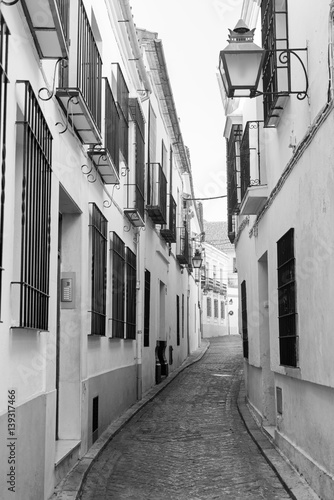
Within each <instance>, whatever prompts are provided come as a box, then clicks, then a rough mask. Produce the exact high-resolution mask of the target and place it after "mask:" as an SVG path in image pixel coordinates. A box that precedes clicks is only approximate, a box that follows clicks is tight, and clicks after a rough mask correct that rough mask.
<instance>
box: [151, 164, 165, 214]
mask: <svg viewBox="0 0 334 500" xmlns="http://www.w3.org/2000/svg"><path fill="white" fill-rule="evenodd" d="M147 186H148V190H147V206H146V210H147V213H148V215H149V216H150V218H151V219H152V221H153V222H154V224H166V222H167V179H166V176H165V174H164V172H163V170H162V166H161V164H160V163H149V165H148V185H147Z"/></svg>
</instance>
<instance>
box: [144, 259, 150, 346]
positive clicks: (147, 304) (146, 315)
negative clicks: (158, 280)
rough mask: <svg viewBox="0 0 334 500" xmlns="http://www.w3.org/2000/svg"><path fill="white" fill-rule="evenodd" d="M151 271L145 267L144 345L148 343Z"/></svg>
mask: <svg viewBox="0 0 334 500" xmlns="http://www.w3.org/2000/svg"><path fill="white" fill-rule="evenodd" d="M150 295H151V273H150V271H148V270H147V269H145V297H144V347H149V345H150V300H151V297H150Z"/></svg>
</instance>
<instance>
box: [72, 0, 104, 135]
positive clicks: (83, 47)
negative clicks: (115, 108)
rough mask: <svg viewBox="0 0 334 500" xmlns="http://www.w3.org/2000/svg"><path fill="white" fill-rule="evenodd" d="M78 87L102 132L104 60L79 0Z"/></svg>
mask: <svg viewBox="0 0 334 500" xmlns="http://www.w3.org/2000/svg"><path fill="white" fill-rule="evenodd" d="M78 28H79V29H78V54H77V56H78V60H77V87H78V88H79V89H80V90H81V92H82V95H83V97H84V98H85V101H86V103H87V105H88V107H89V109H90V112H91V114H92V116H93V118H94V120H95V123H96V125H97V126H98V129H99V130H101V94H102V60H101V56H100V53H99V49H98V48H97V45H96V42H95V38H94V35H93V31H92V29H91V27H90V24H89V20H88V16H87V14H86V11H85V7H84V5H83V3H82V0H79V26H78Z"/></svg>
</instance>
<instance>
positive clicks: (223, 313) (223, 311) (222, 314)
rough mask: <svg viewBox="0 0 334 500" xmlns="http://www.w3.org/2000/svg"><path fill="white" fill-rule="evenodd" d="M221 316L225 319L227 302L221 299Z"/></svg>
mask: <svg viewBox="0 0 334 500" xmlns="http://www.w3.org/2000/svg"><path fill="white" fill-rule="evenodd" d="M220 317H221V319H225V303H224V302H223V301H222V300H221V301H220Z"/></svg>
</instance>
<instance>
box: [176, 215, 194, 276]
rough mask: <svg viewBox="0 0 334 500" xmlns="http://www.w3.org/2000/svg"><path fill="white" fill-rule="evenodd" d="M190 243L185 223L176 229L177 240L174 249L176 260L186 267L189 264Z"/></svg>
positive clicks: (190, 254)
mask: <svg viewBox="0 0 334 500" xmlns="http://www.w3.org/2000/svg"><path fill="white" fill-rule="evenodd" d="M191 256H192V252H191V243H190V238H189V233H188V229H187V227H186V223H185V224H184V226H183V227H179V228H178V238H177V247H176V258H177V260H178V262H179V264H181V265H185V266H188V265H190V263H191Z"/></svg>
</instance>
